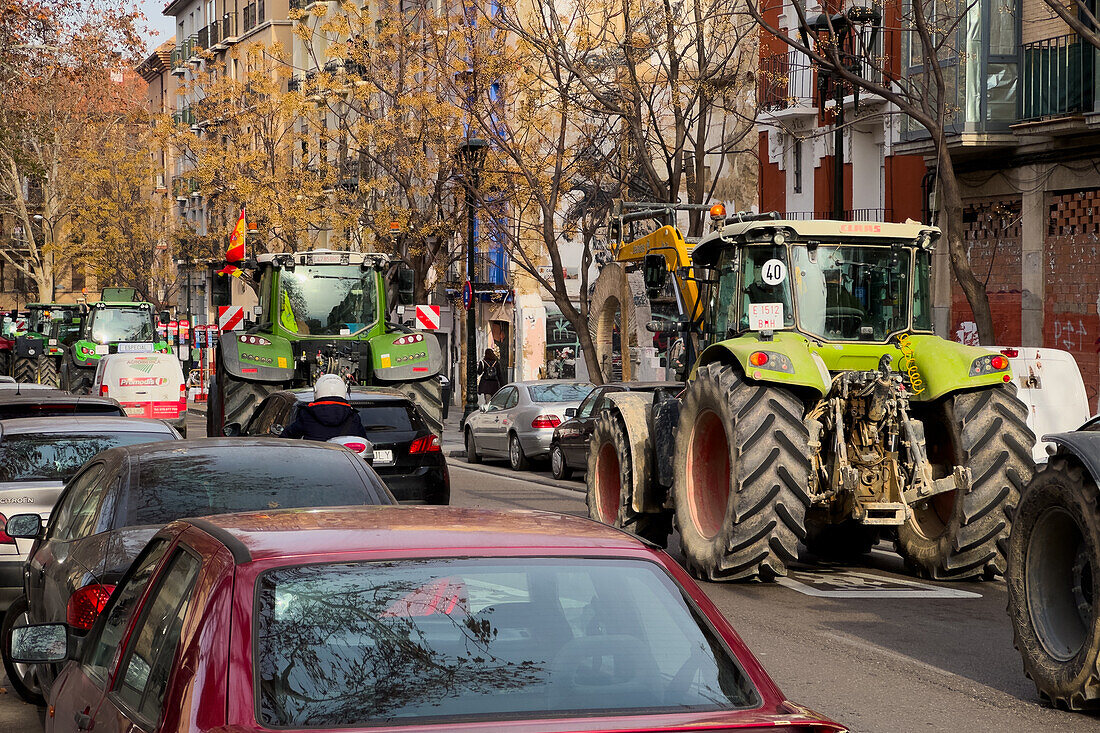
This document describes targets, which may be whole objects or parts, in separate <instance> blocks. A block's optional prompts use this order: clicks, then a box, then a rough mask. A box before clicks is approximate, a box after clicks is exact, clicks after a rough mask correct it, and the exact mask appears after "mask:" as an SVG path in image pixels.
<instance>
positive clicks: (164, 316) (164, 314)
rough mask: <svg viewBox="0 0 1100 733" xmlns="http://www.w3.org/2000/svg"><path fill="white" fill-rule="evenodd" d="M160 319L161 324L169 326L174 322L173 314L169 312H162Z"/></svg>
mask: <svg viewBox="0 0 1100 733" xmlns="http://www.w3.org/2000/svg"><path fill="white" fill-rule="evenodd" d="M159 318H160V322H161V324H162V325H165V326H167V325H168V322H169V321H171V320H172V314H171V313H169V312H168V311H161V312H160V316H159Z"/></svg>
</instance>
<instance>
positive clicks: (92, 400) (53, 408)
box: [0, 384, 126, 420]
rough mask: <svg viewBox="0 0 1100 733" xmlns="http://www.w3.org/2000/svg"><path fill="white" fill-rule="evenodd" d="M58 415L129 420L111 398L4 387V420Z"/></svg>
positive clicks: (0, 412) (0, 414)
mask: <svg viewBox="0 0 1100 733" xmlns="http://www.w3.org/2000/svg"><path fill="white" fill-rule="evenodd" d="M58 415H97V416H105V415H118V416H120V417H126V411H125V410H123V409H122V405H120V404H118V402H117V401H115V400H113V399H111V398H110V397H87V396H85V397H78V396H77V395H74V394H70V393H69V392H65V391H64V390H60V389H54V388H53V387H45V386H44V385H40V384H4V385H0V420H10V419H12V418H17V417H55V416H58Z"/></svg>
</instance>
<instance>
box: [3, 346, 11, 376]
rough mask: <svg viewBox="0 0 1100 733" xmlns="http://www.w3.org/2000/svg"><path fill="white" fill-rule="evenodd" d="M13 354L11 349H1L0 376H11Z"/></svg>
mask: <svg viewBox="0 0 1100 733" xmlns="http://www.w3.org/2000/svg"><path fill="white" fill-rule="evenodd" d="M11 362H12V352H11V350H10V349H0V374H3V375H4V376H10V375H11Z"/></svg>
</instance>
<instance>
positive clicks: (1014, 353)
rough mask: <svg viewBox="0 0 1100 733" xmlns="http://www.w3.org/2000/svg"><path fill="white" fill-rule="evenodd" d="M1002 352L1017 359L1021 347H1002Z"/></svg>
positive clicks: (1010, 357)
mask: <svg viewBox="0 0 1100 733" xmlns="http://www.w3.org/2000/svg"><path fill="white" fill-rule="evenodd" d="M1001 353H1002V354H1004V355H1005V356H1007V357H1008V358H1009V359H1015V358H1016V357H1017V356H1019V355H1020V350H1019V349H1001Z"/></svg>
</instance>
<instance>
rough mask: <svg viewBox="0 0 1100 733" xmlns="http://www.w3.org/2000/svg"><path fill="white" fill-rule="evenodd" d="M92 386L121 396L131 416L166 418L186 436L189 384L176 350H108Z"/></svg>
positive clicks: (105, 394)
mask: <svg viewBox="0 0 1100 733" xmlns="http://www.w3.org/2000/svg"><path fill="white" fill-rule="evenodd" d="M92 390H93V391H92V394H98V395H100V396H103V397H111V398H113V399H116V400H118V402H119V404H121V405H122V407H123V409H125V410H126V415H127V416H129V417H146V418H152V419H154V420H163V421H164V422H166V423H168V424H169V425H171V426H172V427H174V428H175V429H176V430H178V431H179V433H180V435H182V436H184V437H187V387H186V385H185V384H184V381H183V369H182V368H180V362H179V359H177V358H176V356H175V355H174V354H157V353H152V354H149V353H145V354H108V355H107V356H104V357H103V358H102V359H100V360H99V366H98V368H97V369H96V373H95V382H94V385H93V387H92Z"/></svg>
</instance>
